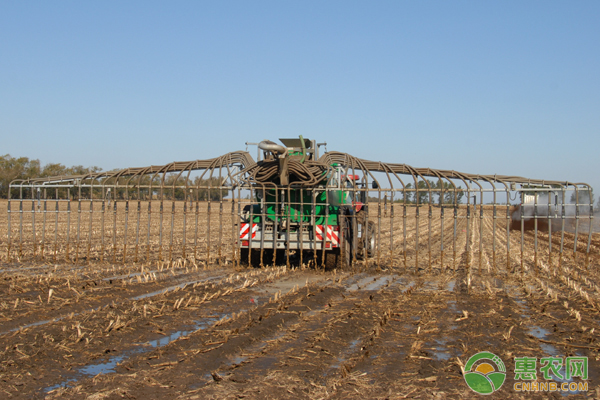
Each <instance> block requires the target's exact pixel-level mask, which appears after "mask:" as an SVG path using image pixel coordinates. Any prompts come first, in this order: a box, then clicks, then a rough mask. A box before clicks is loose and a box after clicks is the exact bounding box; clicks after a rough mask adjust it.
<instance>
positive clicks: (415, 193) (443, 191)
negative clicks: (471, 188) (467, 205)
mask: <svg viewBox="0 0 600 400" xmlns="http://www.w3.org/2000/svg"><path fill="white" fill-rule="evenodd" d="M428 183H429V185H427V184H428ZM405 189H406V190H405V191H404V192H402V194H403V197H401V198H400V199H398V200H395V201H397V202H400V203H404V202H406V203H408V204H417V203H418V204H437V205H440V206H441V205H442V204H460V203H461V202H462V199H463V197H464V196H465V191H464V190H463V188H461V187H458V186H457V187H456V189H455V188H454V186H452V184H450V182H444V181H442V182H440V181H439V180H435V181H433V180H429V179H428V180H427V182H425V181H424V180H419V181H418V182H417V185H416V190H415V185H414V183H407V184H406V187H405ZM430 189H431V192H430ZM430 193H431V196H430Z"/></svg>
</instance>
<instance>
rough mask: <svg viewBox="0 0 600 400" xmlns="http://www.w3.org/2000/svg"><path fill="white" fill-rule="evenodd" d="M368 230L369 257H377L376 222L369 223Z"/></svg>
mask: <svg viewBox="0 0 600 400" xmlns="http://www.w3.org/2000/svg"><path fill="white" fill-rule="evenodd" d="M368 225H369V226H368V228H367V257H369V258H371V257H374V256H375V249H376V248H377V229H376V228H375V222H373V221H369V224H368Z"/></svg>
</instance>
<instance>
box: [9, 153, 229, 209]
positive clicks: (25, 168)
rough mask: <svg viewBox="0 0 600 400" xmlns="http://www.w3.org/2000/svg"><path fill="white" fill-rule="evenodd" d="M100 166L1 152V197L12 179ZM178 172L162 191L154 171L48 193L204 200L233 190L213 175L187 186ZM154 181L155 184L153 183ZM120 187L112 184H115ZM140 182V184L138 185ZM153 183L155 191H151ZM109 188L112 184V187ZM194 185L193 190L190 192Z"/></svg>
mask: <svg viewBox="0 0 600 400" xmlns="http://www.w3.org/2000/svg"><path fill="white" fill-rule="evenodd" d="M101 171H102V168H100V167H96V166H94V167H84V166H82V165H75V166H72V167H66V166H64V165H62V164H46V165H44V166H42V165H41V163H40V160H37V159H36V160H30V159H29V158H27V157H19V158H16V157H12V156H11V155H10V154H6V155H4V156H0V198H3V199H6V198H7V197H8V187H9V185H10V183H11V182H12V181H14V180H16V179H33V178H46V177H51V176H61V175H62V176H70V175H85V174H88V173H90V172H91V173H95V172H101ZM176 176H177V174H167V176H166V177H165V181H164V186H163V189H162V193H161V185H160V184H161V178H162V176H155V177H154V178H153V179H152V177H151V176H150V175H146V176H143V177H142V178H141V179H137V178H134V179H132V180H131V181H130V180H129V178H128V177H121V178H119V179H118V180H117V181H116V182H115V180H114V179H109V180H108V181H107V182H106V183H107V187H106V188H105V189H104V190H105V191H104V193H103V189H102V188H101V187H94V189H90V188H86V187H83V188H81V189H80V190H70V191H68V189H67V188H66V187H65V188H60V189H56V190H51V191H49V193H48V196H50V198H53V197H54V196H58V197H59V198H63V199H64V198H67V197H68V198H71V199H77V198H78V197H79V196H80V195H81V198H89V197H90V193H91V192H93V193H92V195H93V197H94V198H96V199H97V198H105V197H106V196H110V198H112V199H118V200H121V199H126V198H129V199H138V198H139V199H150V198H152V199H157V198H160V197H161V195H162V198H163V199H165V200H200V201H206V200H208V199H210V200H212V201H218V200H219V199H221V198H223V197H225V196H227V195H228V194H229V190H227V189H224V188H220V187H222V186H223V185H222V183H221V182H220V181H219V179H218V178H216V177H212V178H208V179H200V177H195V178H193V179H192V180H191V181H190V182H188V184H189V187H188V189H187V190H186V188H185V186H186V181H185V178H183V177H181V176H180V177H179V178H176ZM128 181H129V185H130V186H129V187H128V189H127V190H126V189H125V187H124V186H125V185H126V184H127V182H128ZM150 183H152V185H150ZM115 184H116V185H117V186H119V187H116V188H112V186H113V185H115ZM138 186H139V188H138ZM149 186H151V188H152V189H151V190H152V193H149V191H150V189H149ZM108 188H111V189H110V191H109V189H108ZM190 189H191V192H190ZM23 195H24V197H26V198H31V192H29V190H28V189H26V193H24V194H23ZM17 196H18V193H16V192H15V191H14V189H13V193H12V195H11V197H12V198H15V197H17Z"/></svg>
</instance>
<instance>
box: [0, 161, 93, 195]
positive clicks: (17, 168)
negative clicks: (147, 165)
mask: <svg viewBox="0 0 600 400" xmlns="http://www.w3.org/2000/svg"><path fill="white" fill-rule="evenodd" d="M100 171H102V168H100V167H95V166H94V167H84V166H83V165H74V166H72V167H66V166H64V165H62V164H52V163H51V164H46V165H44V166H42V165H41V163H40V160H37V159H36V160H30V159H29V158H27V157H18V158H17V157H12V156H11V155H10V154H6V155H3V156H0V198H3V199H6V198H7V197H8V186H9V184H10V182H12V181H14V180H15V179H29V178H45V177H49V176H59V175H83V174H87V173H90V172H100Z"/></svg>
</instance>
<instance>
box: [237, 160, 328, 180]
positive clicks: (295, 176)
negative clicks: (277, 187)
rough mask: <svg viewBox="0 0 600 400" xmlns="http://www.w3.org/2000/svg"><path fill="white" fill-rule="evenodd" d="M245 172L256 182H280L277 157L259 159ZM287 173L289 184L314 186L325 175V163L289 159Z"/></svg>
mask: <svg viewBox="0 0 600 400" xmlns="http://www.w3.org/2000/svg"><path fill="white" fill-rule="evenodd" d="M247 172H248V174H249V175H250V177H251V179H253V180H254V181H255V182H257V183H262V184H265V183H275V184H280V182H279V161H278V160H277V159H275V160H263V161H259V162H258V163H256V164H255V165H254V166H252V167H251V168H250V169H249V170H248V171H247ZM288 173H289V182H290V184H300V185H302V186H316V185H317V184H318V183H319V182H321V181H322V180H323V179H324V178H325V176H326V175H327V164H323V163H320V162H318V161H305V162H304V163H301V162H300V161H298V160H295V159H290V160H289V164H288Z"/></svg>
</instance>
